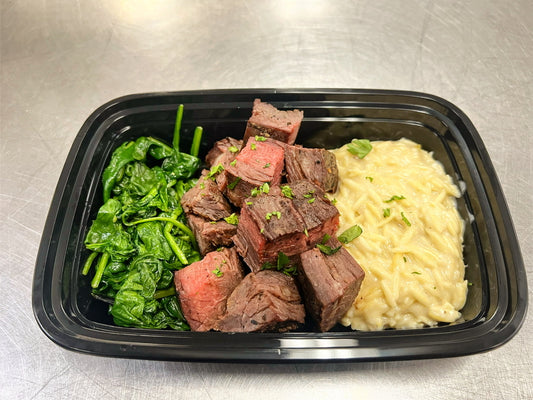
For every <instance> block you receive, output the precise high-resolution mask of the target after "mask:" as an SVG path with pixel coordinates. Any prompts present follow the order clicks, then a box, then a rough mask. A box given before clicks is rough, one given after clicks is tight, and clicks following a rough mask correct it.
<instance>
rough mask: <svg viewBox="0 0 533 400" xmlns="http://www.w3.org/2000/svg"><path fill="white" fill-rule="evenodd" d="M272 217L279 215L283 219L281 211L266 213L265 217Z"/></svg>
mask: <svg viewBox="0 0 533 400" xmlns="http://www.w3.org/2000/svg"><path fill="white" fill-rule="evenodd" d="M272 217H278V219H281V212H280V211H273V212H269V213H267V214H266V215H265V219H266V220H267V221H270V219H271V218H272Z"/></svg>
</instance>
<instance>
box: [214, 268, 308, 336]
mask: <svg viewBox="0 0 533 400" xmlns="http://www.w3.org/2000/svg"><path fill="white" fill-rule="evenodd" d="M304 318H305V308H304V306H303V305H302V301H301V297H300V294H299V293H298V289H297V287H296V284H295V282H294V280H293V278H291V277H290V276H287V275H285V274H283V273H281V272H275V271H260V272H257V273H251V274H248V275H246V277H245V278H244V279H243V280H242V281H241V282H240V283H239V285H238V286H237V287H236V288H235V290H234V291H233V293H232V294H231V296H229V298H228V301H227V311H226V313H225V314H224V316H223V317H222V318H221V319H220V320H219V321H217V323H216V324H215V329H217V330H220V331H223V332H267V331H275V332H286V331H289V330H292V329H296V328H297V327H298V325H299V324H302V323H303V322H304Z"/></svg>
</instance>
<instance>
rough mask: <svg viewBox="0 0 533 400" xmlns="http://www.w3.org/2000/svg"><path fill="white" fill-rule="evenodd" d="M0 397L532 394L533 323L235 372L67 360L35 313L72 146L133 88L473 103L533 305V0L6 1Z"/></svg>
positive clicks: (0, 155)
mask: <svg viewBox="0 0 533 400" xmlns="http://www.w3.org/2000/svg"><path fill="white" fill-rule="evenodd" d="M0 7H1V13H2V14H1V24H0V30H1V31H0V32H1V33H0V35H1V38H0V40H1V79H2V81H1V92H0V96H1V108H0V112H1V114H0V127H1V144H0V216H1V220H2V224H1V230H0V246H1V247H0V248H1V254H2V256H1V259H0V300H1V306H0V398H10V399H30V398H31V399H60V398H69V399H73V398H79V399H103V398H106V399H107V398H128V399H144V398H163V397H170V396H172V397H178V398H183V399H193V398H222V399H225V398H227V399H230V398H231V399H237V398H255V399H262V398H265V399H266V398H268V399H271V398H273V397H276V398H284V397H290V398H292V399H299V398H302V399H303V398H339V397H341V396H343V397H346V398H353V397H357V398H423V399H449V398H452V397H453V398H456V399H471V398H477V397H481V398H494V399H500V398H505V399H508V398H509V399H510V398H533V388H532V383H531V370H533V361H532V359H533V346H532V344H531V343H532V341H531V339H530V336H531V335H532V334H533V319H532V317H531V312H530V313H529V315H528V317H527V318H526V321H525V323H524V326H523V327H522V329H521V331H520V332H519V333H518V334H517V336H515V337H514V338H513V339H512V340H511V341H510V342H509V343H507V344H506V345H504V346H502V347H500V348H498V349H495V350H493V351H490V352H487V353H484V354H479V355H475V356H467V357H461V358H453V359H437V360H424V361H404V362H387V363H360V364H317V365H238V364H207V363H198V364H192V363H182V362H180V363H178V362H176V363H171V362H152V361H141V360H123V359H108V358H99V357H94V356H87V355H82V354H77V353H73V352H69V351H66V350H63V349H62V348H60V347H58V346H56V345H55V344H53V343H52V342H51V341H50V340H48V339H47V338H46V337H45V336H44V335H43V334H42V332H41V331H40V329H39V328H38V326H37V324H36V322H35V319H34V317H33V314H32V309H31V282H32V276H33V268H34V263H35V257H36V254H37V249H38V245H39V241H40V235H41V232H42V229H43V226H44V222H45V218H46V214H47V211H48V208H49V205H50V201H51V198H52V194H53V191H54V189H55V185H56V183H57V180H58V178H59V174H60V171H61V169H62V166H63V163H64V161H65V158H66V156H67V153H68V150H69V148H70V145H71V143H72V141H73V139H74V137H75V135H76V133H77V132H78V130H79V128H80V127H81V125H82V123H83V122H84V120H85V119H86V117H87V116H88V115H89V114H90V113H91V112H92V111H93V110H94V109H95V108H96V107H98V106H99V105H101V104H103V103H105V102H106V101H108V100H110V99H113V98H115V97H118V96H122V95H125V94H130V93H139V92H153V91H166V90H186V89H191V90H193V89H204V88H205V89H214V88H245V87H250V88H259V87H275V88H278V87H279V88H288V87H309V88H315V87H335V88H337V87H338V88H342V87H351V88H375V89H378V88H382V89H406V90H415V91H422V92H428V93H432V94H435V95H438V96H441V97H443V98H445V99H447V100H449V101H451V102H452V103H454V104H456V105H457V106H459V107H460V108H461V109H462V110H463V111H464V112H465V113H466V114H467V115H468V116H469V117H470V118H471V119H472V121H473V123H474V125H475V126H476V128H477V129H478V131H479V133H480V135H481V137H482V138H483V140H484V143H485V145H486V147H487V149H488V151H489V153H490V155H491V157H492V161H493V163H494V166H495V168H496V171H497V173H498V177H499V179H500V181H501V184H502V186H503V190H504V193H505V195H506V199H507V202H508V204H509V207H510V210H511V214H512V216H513V220H514V224H515V227H516V231H517V234H518V238H519V241H520V245H521V247H522V252H523V256H524V260H525V263H526V268H527V273H528V283H529V296H530V299H531V298H533V296H532V293H533V262H532V261H533V257H532V255H531V254H532V253H533V238H532V235H531V231H532V228H533V224H532V220H533V213H532V211H531V210H532V208H533V207H532V204H533V195H532V181H533V157H532V156H531V148H532V147H533V140H532V137H533V135H532V132H531V130H532V128H533V115H532V111H531V110H532V109H533V104H532V98H533V76H532V72H531V71H532V69H533V3H532V2H531V1H529V0H518V1H513V2H508V1H503V0H497V1H492V2H487V1H482V0H476V1H468V2H454V1H445V2H436V1H429V0H414V1H408V2H394V1H384V2H376V1H370V0H366V1H338V2H328V1H319V0H316V1H315V0H308V1H292V2H286V1H269V2H248V1H222V2H208V1H194V2H188V1H175V2H164V1H137V2H129V1H84V2H82V1H59V0H48V1H42V2H37V1H28V0H26V1H3V2H2V3H1V5H0Z"/></svg>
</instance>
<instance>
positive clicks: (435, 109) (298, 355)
mask: <svg viewBox="0 0 533 400" xmlns="http://www.w3.org/2000/svg"><path fill="white" fill-rule="evenodd" d="M261 96H268V97H269V98H271V99H273V102H274V103H276V102H278V103H279V104H284V103H285V102H287V103H294V102H295V101H297V103H298V104H299V105H300V104H301V105H302V106H305V105H306V104H307V103H306V101H309V104H312V103H316V101H317V100H312V99H313V98H315V97H320V96H322V97H323V99H322V100H319V102H320V104H322V105H324V106H327V105H328V100H327V97H328V96H333V97H335V96H337V97H339V99H337V98H336V99H335V100H334V101H331V104H332V105H335V106H338V107H339V106H342V103H343V102H346V103H349V104H352V105H353V104H359V103H360V104H361V105H363V104H372V105H373V106H374V107H379V106H380V104H381V105H382V106H383V107H384V108H394V107H409V106H413V107H417V108H418V109H420V110H423V111H424V112H427V113H431V114H433V115H436V116H438V118H441V119H443V120H446V121H447V123H450V124H453V125H456V126H459V128H458V130H459V131H460V132H459V133H458V134H459V135H468V138H469V140H471V141H472V146H473V147H475V157H476V160H473V159H472V163H473V165H477V166H481V167H482V168H483V169H484V177H483V178H481V177H479V176H478V177H477V178H476V179H479V181H480V182H479V183H480V190H483V191H484V193H485V196H484V198H483V199H481V203H483V207H484V208H485V211H486V213H487V217H488V225H489V226H488V229H489V230H490V233H491V238H490V239H491V244H492V246H493V249H494V251H495V262H496V264H497V265H496V268H497V272H498V275H497V282H494V284H496V285H497V286H498V304H497V306H496V310H495V312H494V313H493V314H492V315H491V317H490V318H487V319H485V318H478V319H476V320H475V321H472V322H471V323H469V324H468V323H467V324H466V325H465V329H461V330H455V329H454V325H450V326H446V327H440V328H427V329H418V330H405V331H392V330H391V331H379V332H358V331H354V332H352V333H351V335H349V336H347V335H346V334H345V333H344V332H326V333H298V332H293V333H284V334H278V333H264V334H223V333H220V332H205V333H200V332H175V331H153V330H141V329H132V328H121V327H116V326H107V325H105V324H98V323H93V322H92V321H88V320H86V319H84V318H82V317H80V316H79V315H76V313H75V310H72V309H68V307H65V306H64V304H62V302H61V301H60V300H61V291H60V290H59V288H58V287H53V285H52V284H53V283H54V281H53V278H55V279H56V281H57V277H58V276H59V274H60V272H59V271H60V270H61V269H62V267H63V266H62V265H61V260H60V259H58V258H57V257H56V256H57V254H56V252H57V251H58V248H57V246H58V238H59V237H60V236H61V234H62V230H63V229H67V228H66V227H65V225H64V224H65V221H64V220H58V215H59V214H60V205H61V203H62V202H64V201H65V199H66V198H67V197H68V196H70V195H72V191H73V190H75V188H73V187H72V186H71V185H70V182H71V179H72V175H73V174H74V175H75V174H76V171H74V172H73V171H72V167H73V165H74V163H75V161H76V159H77V157H79V154H80V150H81V148H82V141H83V140H84V138H85V137H86V135H87V134H88V133H89V131H90V129H91V128H92V127H95V126H99V125H100V124H101V123H103V122H104V121H105V120H106V119H108V118H111V117H112V116H113V115H114V114H115V113H117V112H118V111H120V110H121V109H123V108H128V107H135V106H138V103H139V102H146V101H148V102H154V103H155V104H157V105H163V104H164V105H165V106H168V107H170V106H174V105H176V104H177V99H180V100H181V101H183V99H200V101H201V100H202V98H203V99H208V100H210V101H215V102H216V101H218V102H220V101H221V100H222V101H223V102H224V101H225V102H236V103H240V102H242V100H240V99H243V98H246V99H247V98H253V97H261ZM236 98H239V100H236ZM346 98H348V99H349V100H346ZM391 98H393V99H394V101H391V100H390V99H391ZM213 99H219V100H213ZM386 99H388V100H386ZM475 174H477V171H475ZM488 192H490V193H489V194H487V193H488ZM489 195H490V199H491V201H489ZM495 215H497V218H495ZM67 223H68V221H67ZM504 239H505V240H504ZM55 283H56V284H57V282H55ZM511 288H512V289H513V291H512V293H511ZM511 295H512V296H511ZM527 296H528V293H527V279H526V273H525V268H524V263H523V259H522V255H521V252H520V248H519V244H518V240H517V238H516V232H515V229H514V226H513V224H512V219H511V216H510V212H509V209H508V206H507V203H506V201H505V198H504V196H503V192H502V189H501V186H500V183H499V181H498V178H497V176H496V173H495V170H494V167H493V165H492V162H491V160H490V158H489V155H488V152H487V151H486V149H485V146H484V144H483V142H482V140H481V137H480V136H479V134H478V132H477V130H476V129H475V127H474V126H473V124H472V122H471V121H470V119H469V118H468V117H467V116H466V115H465V114H464V113H463V112H462V111H461V110H460V109H459V108H458V107H457V106H455V105H454V104H452V103H450V102H449V101H447V100H444V99H442V98H440V97H437V96H434V95H431V94H427V93H421V92H414V91H401V90H383V89H379V90H374V89H335V88H333V89H327V88H326V89H310V88H303V89H298V88H296V89H273V88H262V89H211V90H191V91H171V92H153V93H138V94H130V95H126V96H122V97H118V98H116V99H113V100H111V101H109V102H107V103H105V104H103V105H102V106H100V107H98V108H97V109H96V110H95V111H94V112H93V113H92V114H91V115H90V116H89V117H88V118H87V120H86V121H85V122H84V124H83V125H82V127H81V129H80V131H79V133H78V135H77V136H76V138H75V140H74V142H73V144H72V147H71V150H70V152H69V154H68V156H67V159H66V161H65V165H64V168H63V171H62V173H61V175H60V178H59V181H58V184H57V187H56V191H55V194H54V197H53V199H52V202H51V206H50V210H49V213H48V216H47V219H46V224H45V227H44V230H43V235H42V238H41V244H40V247H39V251H38V255H37V259H36V267H35V273H34V279H33V290H32V305H33V311H34V315H35V318H36V320H37V322H38V324H39V326H40V328H41V330H42V331H43V332H44V333H45V334H46V335H47V336H48V337H49V338H50V339H51V340H52V341H54V342H55V343H57V344H58V345H60V346H62V347H64V348H67V349H69V350H75V351H78V352H82V353H87V354H94V355H101V356H113V357H124V358H142V359H156V360H186V361H223V362H308V361H313V362H317V361H323V362H332V361H335V362H337V361H378V360H398V359H418V358H438V357H452V356H461V355H467V354H475V353H479V352H484V351H488V350H491V349H493V348H496V347H498V346H501V345H503V344H504V343H506V342H507V341H509V340H510V339H511V338H512V337H513V336H514V335H515V334H516V333H517V332H518V330H519V329H520V327H521V326H522V324H523V321H524V318H525V314H526V310H527V302H528V299H527ZM221 335H222V336H223V337H224V339H223V340H221V337H222V336H221ZM421 335H423V340H421V337H422V336H421ZM176 337H179V338H180V340H179V341H176ZM221 342H223V345H222V344H221ZM191 343H192V345H191Z"/></svg>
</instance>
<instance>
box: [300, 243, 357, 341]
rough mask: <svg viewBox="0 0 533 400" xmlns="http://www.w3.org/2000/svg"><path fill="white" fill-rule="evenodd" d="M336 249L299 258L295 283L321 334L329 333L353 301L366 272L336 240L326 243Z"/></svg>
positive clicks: (316, 249)
mask: <svg viewBox="0 0 533 400" xmlns="http://www.w3.org/2000/svg"><path fill="white" fill-rule="evenodd" d="M325 244H326V246H329V248H331V249H333V250H334V249H337V248H339V247H340V248H339V249H338V251H336V252H335V253H333V254H331V255H325V254H324V253H322V252H321V251H320V250H319V249H318V248H313V249H311V250H308V251H306V252H304V253H302V254H300V266H299V271H298V280H299V282H300V287H301V288H302V296H303V298H304V301H305V306H306V309H307V312H308V313H309V315H310V316H311V317H313V319H314V320H315V321H316V323H317V325H318V328H319V329H320V330H321V331H322V332H326V331H329V330H330V329H331V328H333V326H334V325H335V324H336V323H337V322H338V321H339V320H340V319H341V318H342V316H343V315H344V314H345V313H346V312H347V311H348V309H349V308H350V306H351V305H352V304H353V302H354V301H355V298H356V297H357V294H358V293H359V289H360V287H361V282H362V281H363V279H364V277H365V272H364V271H363V269H362V268H361V267H360V266H359V264H358V263H357V261H355V260H354V259H353V257H352V256H351V255H350V253H348V251H347V250H346V249H345V248H343V247H342V246H341V243H340V242H339V241H338V240H337V239H336V238H335V237H332V238H330V239H329V240H328V241H327V242H326V243H325Z"/></svg>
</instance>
